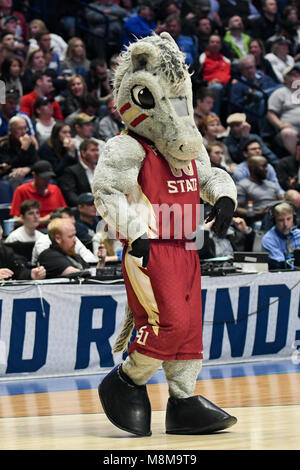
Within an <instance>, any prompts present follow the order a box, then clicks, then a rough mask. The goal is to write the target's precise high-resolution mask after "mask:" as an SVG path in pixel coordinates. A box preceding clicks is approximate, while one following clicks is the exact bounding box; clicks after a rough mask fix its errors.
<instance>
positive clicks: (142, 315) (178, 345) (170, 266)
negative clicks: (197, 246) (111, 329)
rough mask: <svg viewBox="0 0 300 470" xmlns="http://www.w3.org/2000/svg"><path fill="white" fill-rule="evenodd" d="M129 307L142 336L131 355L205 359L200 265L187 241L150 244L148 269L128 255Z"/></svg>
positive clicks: (125, 257)
mask: <svg viewBox="0 0 300 470" xmlns="http://www.w3.org/2000/svg"><path fill="white" fill-rule="evenodd" d="M122 264H123V273H124V281H125V286H126V291H127V297H128V303H129V306H130V308H131V310H132V312H133V315H134V321H135V327H136V330H137V336H136V338H135V340H134V342H133V343H132V344H131V345H130V348H129V354H130V353H131V352H132V351H134V350H137V351H138V352H140V353H141V354H144V355H146V356H150V357H153V358H156V359H160V360H163V361H170V360H188V359H202V358H203V345H202V303H201V273H200V262H199V257H198V253H197V251H196V250H186V249H185V242H184V241H182V240H178V241H177V240H151V249H150V258H149V263H148V265H147V268H143V267H142V266H141V260H140V259H139V258H136V257H134V256H131V255H130V254H129V253H128V247H126V248H125V249H124V253H123V260H122Z"/></svg>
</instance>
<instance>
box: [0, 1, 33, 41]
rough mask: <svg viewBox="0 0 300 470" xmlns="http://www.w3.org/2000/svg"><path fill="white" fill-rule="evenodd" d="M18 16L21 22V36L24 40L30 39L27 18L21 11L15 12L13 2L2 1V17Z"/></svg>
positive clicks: (0, 13)
mask: <svg viewBox="0 0 300 470" xmlns="http://www.w3.org/2000/svg"><path fill="white" fill-rule="evenodd" d="M3 16H16V17H17V18H18V20H19V21H20V26H21V34H22V36H23V38H24V39H26V40H27V39H28V25H27V21H26V18H25V16H24V15H23V13H21V12H20V11H17V10H15V8H14V5H13V1H12V0H1V1H0V17H1V18H2V17H3Z"/></svg>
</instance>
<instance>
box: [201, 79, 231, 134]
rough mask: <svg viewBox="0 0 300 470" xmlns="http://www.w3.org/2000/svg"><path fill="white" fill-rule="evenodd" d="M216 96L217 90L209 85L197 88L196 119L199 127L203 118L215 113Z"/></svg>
mask: <svg viewBox="0 0 300 470" xmlns="http://www.w3.org/2000/svg"><path fill="white" fill-rule="evenodd" d="M215 98H216V94H215V92H214V91H213V90H211V89H209V88H208V87H201V88H199V89H198V90H197V94H196V104H195V106H194V119H195V123H196V126H197V127H199V122H200V121H201V119H203V118H205V117H206V116H208V115H210V114H213V112H212V109H213V106H214V102H215ZM223 130H225V129H223Z"/></svg>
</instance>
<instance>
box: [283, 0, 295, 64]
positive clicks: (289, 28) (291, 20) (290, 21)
mask: <svg viewBox="0 0 300 470" xmlns="http://www.w3.org/2000/svg"><path fill="white" fill-rule="evenodd" d="M280 26H281V28H280V34H281V35H282V36H285V37H287V38H288V39H289V40H290V41H291V45H290V54H291V55H292V56H293V57H294V58H295V56H296V58H297V60H296V61H298V57H297V56H298V54H299V46H300V24H299V6H298V7H297V6H296V5H288V6H286V7H285V8H284V9H283V11H282V13H281V18H280Z"/></svg>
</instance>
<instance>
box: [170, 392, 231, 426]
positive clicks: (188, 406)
mask: <svg viewBox="0 0 300 470" xmlns="http://www.w3.org/2000/svg"><path fill="white" fill-rule="evenodd" d="M236 422H237V419H236V418H235V417H234V416H230V415H229V414H228V413H226V411H224V410H222V409H221V408H219V407H218V406H216V405H214V404H213V403H212V402H210V401H209V400H207V399H206V398H204V397H202V396H200V395H198V396H193V397H189V398H174V397H170V398H169V400H168V405H167V414H166V433H167V434H210V433H213V432H216V431H221V430H222V429H226V428H229V427H230V426H233V425H234V424H235V423H236Z"/></svg>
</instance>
